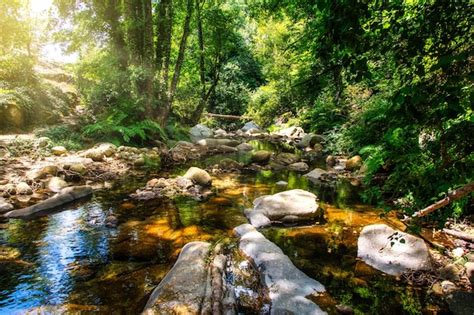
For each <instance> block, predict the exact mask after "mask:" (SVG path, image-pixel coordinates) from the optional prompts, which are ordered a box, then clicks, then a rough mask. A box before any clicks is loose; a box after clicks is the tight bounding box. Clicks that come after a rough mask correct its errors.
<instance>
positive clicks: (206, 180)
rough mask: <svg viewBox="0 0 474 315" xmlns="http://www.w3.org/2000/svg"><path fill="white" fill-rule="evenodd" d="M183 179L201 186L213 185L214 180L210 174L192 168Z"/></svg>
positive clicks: (197, 168)
mask: <svg viewBox="0 0 474 315" xmlns="http://www.w3.org/2000/svg"><path fill="white" fill-rule="evenodd" d="M183 177H184V178H188V179H190V180H192V181H193V182H194V183H195V184H198V185H201V186H210V185H211V184H212V178H211V176H210V175H209V173H208V172H206V171H205V170H202V169H200V168H199V167H190V168H189V169H188V171H187V172H186V174H184V175H183Z"/></svg>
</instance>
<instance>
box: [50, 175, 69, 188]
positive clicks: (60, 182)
mask: <svg viewBox="0 0 474 315" xmlns="http://www.w3.org/2000/svg"><path fill="white" fill-rule="evenodd" d="M67 186H68V184H67V183H66V181H65V180H64V179H62V178H61V177H51V178H50V180H49V181H48V189H49V190H51V191H52V192H60V191H61V190H62V189H63V188H65V187H67Z"/></svg>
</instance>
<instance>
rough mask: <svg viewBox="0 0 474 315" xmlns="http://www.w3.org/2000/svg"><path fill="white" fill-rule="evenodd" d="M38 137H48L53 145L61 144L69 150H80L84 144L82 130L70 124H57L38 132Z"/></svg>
mask: <svg viewBox="0 0 474 315" xmlns="http://www.w3.org/2000/svg"><path fill="white" fill-rule="evenodd" d="M36 135H37V136H38V137H48V138H49V139H51V141H52V143H53V145H60V146H63V147H65V148H66V149H68V150H80V149H82V148H83V146H84V139H83V138H82V137H81V133H80V130H77V128H73V127H72V126H69V125H57V126H53V127H50V128H47V129H45V130H41V131H39V132H38V133H37V134H36Z"/></svg>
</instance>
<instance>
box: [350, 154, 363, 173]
mask: <svg viewBox="0 0 474 315" xmlns="http://www.w3.org/2000/svg"><path fill="white" fill-rule="evenodd" d="M361 166H362V158H361V157H360V156H359V155H356V156H353V157H351V158H350V159H348V160H347V161H346V170H348V171H356V170H358V169H360V167H361Z"/></svg>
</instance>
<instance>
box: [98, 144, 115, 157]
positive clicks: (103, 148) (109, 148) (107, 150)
mask: <svg viewBox="0 0 474 315" xmlns="http://www.w3.org/2000/svg"><path fill="white" fill-rule="evenodd" d="M96 150H98V151H99V152H101V153H102V154H103V155H105V156H106V157H111V156H112V155H114V154H115V152H117V146H115V144H112V143H100V144H99V145H97V146H96Z"/></svg>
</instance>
